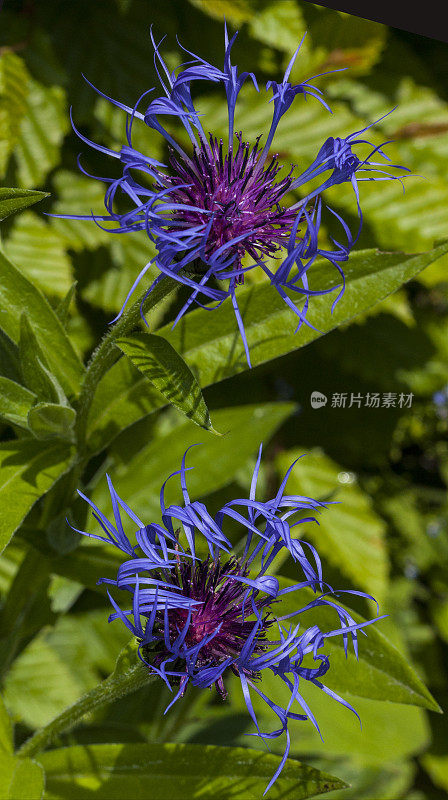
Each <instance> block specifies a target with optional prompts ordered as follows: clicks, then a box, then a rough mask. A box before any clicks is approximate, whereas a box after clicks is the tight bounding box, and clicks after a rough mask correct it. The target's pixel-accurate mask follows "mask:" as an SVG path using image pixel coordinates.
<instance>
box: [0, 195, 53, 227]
mask: <svg viewBox="0 0 448 800" xmlns="http://www.w3.org/2000/svg"><path fill="white" fill-rule="evenodd" d="M44 197H48V192H36V191H35V190H34V189H6V188H4V187H3V188H2V187H0V222H2V221H3V220H4V219H6V217H9V216H10V215H11V214H15V213H16V212H17V211H22V209H24V208H28V206H33V205H34V203H38V202H39V200H43V199H44Z"/></svg>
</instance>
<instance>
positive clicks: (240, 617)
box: [142, 557, 272, 697]
mask: <svg viewBox="0 0 448 800" xmlns="http://www.w3.org/2000/svg"><path fill="white" fill-rule="evenodd" d="M164 572H166V571H164ZM248 573H249V567H248V566H247V564H245V563H241V562H240V561H238V560H237V559H235V558H232V559H230V560H229V561H227V562H225V563H224V564H222V563H221V561H220V559H219V558H217V559H215V560H211V559H210V557H208V558H207V559H206V560H205V561H200V562H196V563H194V564H191V563H189V562H180V561H179V563H178V565H177V568H173V570H172V571H171V574H170V575H169V583H170V584H171V585H176V586H177V587H179V590H180V591H181V592H182V594H183V595H184V596H185V597H188V598H191V599H193V600H196V601H198V604H197V605H195V606H193V607H192V608H191V610H190V612H189V611H187V610H186V609H184V608H174V609H171V610H169V611H167V616H168V625H166V620H165V614H164V612H158V613H157V615H156V619H155V626H154V628H155V633H156V635H158V637H159V638H158V641H157V642H156V644H155V645H154V644H152V645H149V646H144V647H143V648H142V655H143V658H144V659H145V660H146V661H147V662H148V664H149V663H150V662H151V663H152V664H153V665H154V666H156V667H158V666H160V664H162V663H163V662H164V661H165V660H166V659H167V658H169V657H170V655H171V651H170V650H169V649H168V648H167V647H166V642H165V634H164V632H165V633H166V631H168V635H169V639H170V643H172V642H174V641H175V640H176V639H177V638H178V637H179V635H181V634H182V631H183V630H186V635H185V639H184V644H185V645H186V646H187V648H188V649H190V648H192V647H194V646H195V645H199V644H200V643H201V642H203V641H204V639H205V638H209V637H210V640H209V641H208V642H207V643H206V644H204V645H203V646H202V647H201V649H200V652H199V655H198V658H197V661H196V664H197V666H198V667H200V668H202V667H208V666H210V667H217V666H219V665H220V664H222V663H223V662H224V661H225V660H226V659H227V658H229V656H230V657H231V658H232V659H235V658H237V657H238V656H239V655H240V653H241V651H242V649H243V647H244V645H245V644H246V642H247V640H248V638H249V637H250V635H251V634H252V633H253V630H254V612H253V608H252V602H253V604H254V605H255V608H256V609H257V611H258V612H260V611H261V610H262V609H263V608H265V607H266V606H268V605H270V604H271V603H272V598H271V597H267V598H266V597H263V598H261V597H258V598H255V599H254V600H252V602H251V600H249V599H248V590H247V586H245V585H244V583H241V582H240V581H239V580H236V579H235V578H237V579H238V578H245V577H246V576H247V575H248ZM160 577H161V578H162V577H165V580H168V576H166V575H164V576H162V575H160ZM260 619H261V625H260V627H259V629H258V630H257V633H256V636H255V643H254V646H253V649H252V654H253V655H254V656H255V655H260V654H261V653H264V652H265V651H266V649H267V647H268V645H269V644H272V643H270V642H268V641H267V639H266V630H267V628H268V627H269V626H270V625H271V624H272V620H269V619H268V618H267V617H264V618H263V617H261V615H260ZM230 669H232V671H233V672H234V673H235V674H238V669H237V668H236V667H235V666H234V665H231V667H230ZM242 671H243V672H244V673H245V674H246V675H247V676H248V677H251V678H252V679H254V678H256V677H257V673H256V672H255V671H254V670H248V669H247V668H246V669H243V670H242ZM215 686H216V688H217V690H218V692H219V694H220V695H221V696H223V697H225V696H226V694H227V693H226V690H225V688H224V684H223V681H222V678H220V679H219V680H217V681H216V682H215Z"/></svg>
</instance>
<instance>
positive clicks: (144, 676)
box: [17, 663, 157, 758]
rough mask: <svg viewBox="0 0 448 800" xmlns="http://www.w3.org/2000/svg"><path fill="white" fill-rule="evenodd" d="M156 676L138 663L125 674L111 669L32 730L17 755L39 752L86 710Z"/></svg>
mask: <svg viewBox="0 0 448 800" xmlns="http://www.w3.org/2000/svg"><path fill="white" fill-rule="evenodd" d="M156 677H157V676H155V675H153V674H151V673H150V672H149V670H148V669H147V668H146V667H144V666H143V664H141V663H138V664H135V665H134V666H132V667H131V668H130V669H129V670H127V672H126V675H119V676H115V675H114V673H112V675H110V676H109V677H108V678H106V680H105V681H102V683H99V684H98V686H95V688H94V689H92V690H91V691H90V692H87V694H85V695H83V697H81V698H80V699H79V700H78V701H77V702H76V703H74V704H73V705H72V706H69V707H68V708H66V709H65V711H63V712H62V714H59V716H57V717H55V718H54V719H53V720H52V721H51V722H49V723H48V725H45V726H44V727H43V728H41V729H40V730H38V731H36V733H35V734H34V735H33V736H31V737H30V738H29V739H27V741H26V742H25V743H24V744H23V745H22V747H20V748H19V750H18V751H17V755H18V756H20V757H21V758H28V757H30V756H34V755H36V753H40V752H41V751H42V750H45V748H46V747H48V745H49V744H51V743H52V742H53V741H54V739H55V738H56V737H58V736H59V735H60V734H61V733H64V732H66V731H69V730H72V728H74V727H76V725H78V723H79V722H80V721H81V720H82V718H83V717H84V716H85V715H86V714H89V713H90V712H92V711H95V710H96V709H97V708H100V707H101V706H104V705H107V704H108V703H112V702H113V701H114V700H118V699H119V698H120V697H124V696H125V695H128V694H131V693H132V692H135V691H137V689H141V687H142V686H145V685H146V684H148V683H151V682H152V681H153V680H155V679H156Z"/></svg>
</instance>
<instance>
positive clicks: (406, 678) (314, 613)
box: [274, 536, 441, 712]
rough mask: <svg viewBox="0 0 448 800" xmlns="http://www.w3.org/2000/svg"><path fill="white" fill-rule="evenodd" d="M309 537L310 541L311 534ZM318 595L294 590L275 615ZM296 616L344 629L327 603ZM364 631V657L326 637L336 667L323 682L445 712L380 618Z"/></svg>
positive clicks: (338, 639)
mask: <svg viewBox="0 0 448 800" xmlns="http://www.w3.org/2000/svg"><path fill="white" fill-rule="evenodd" d="M304 538H305V540H306V536H305V537H304ZM280 583H281V586H282V587H289V586H291V585H293V583H294V581H291V580H289V579H286V578H280ZM349 597H350V595H347V598H349ZM315 598H316V595H315V594H314V592H313V591H312V590H311V589H309V588H307V587H305V588H304V589H303V590H302V589H301V590H300V591H298V592H289V593H288V594H286V595H285V596H284V597H283V598H282V599H281V601H280V602H279V603H278V604H276V607H275V609H274V615H275V616H283V615H284V614H290V613H292V612H293V611H296V610H297V609H298V608H299V609H300V608H303V607H304V606H306V605H307V604H308V603H309V602H310V601H312V600H313V599H315ZM330 599H331V598H330ZM343 600H344V595H343V594H342V595H340V596H339V597H338V598H337V603H338V605H341V606H343V607H345V608H347V606H346V605H345V606H344V603H343V602H342V601H343ZM349 611H350V614H351V615H352V617H353V619H354V620H355V622H363V621H364V617H362V616H361V615H360V614H357V613H356V612H355V611H352V609H349ZM380 614H381V608H380ZM294 619H296V621H297V622H300V624H301V625H303V626H304V628H307V627H311V626H312V625H318V626H319V628H320V629H321V630H322V631H331V630H335V629H337V628H338V627H339V619H338V617H337V614H336V612H335V610H334V609H333V608H330V607H328V606H327V607H325V606H324V607H321V608H313V609H310V610H309V611H305V612H303V613H301V614H300V615H298V616H297V617H293V618H292V622H293V621H294ZM365 633H366V634H367V636H361V635H359V636H358V642H359V660H357V659H356V656H355V655H354V653H353V651H352V648H351V647H349V652H348V655H347V658H346V657H345V653H344V642H343V638H342V636H333V637H331V638H328V639H327V640H326V641H325V650H324V652H325V653H328V655H329V656H330V665H331V666H330V669H329V671H328V673H327V674H326V675H325V677H324V679H323V681H322V682H323V683H324V684H325V685H327V684H328V686H329V687H330V688H332V689H334V690H335V691H337V692H343V693H344V692H349V693H350V694H351V695H356V696H360V697H367V698H369V699H371V700H387V701H389V702H392V703H404V704H406V705H415V706H420V707H421V708H428V709H430V710H431V711H439V712H440V711H441V709H440V706H439V705H438V703H436V701H435V700H434V698H433V697H432V695H431V693H430V692H429V691H428V689H427V688H426V686H425V685H424V683H423V682H422V681H421V680H420V678H419V677H418V675H417V673H416V672H415V670H414V669H413V667H412V666H411V664H410V663H409V659H408V658H407V657H406V656H405V655H403V654H402V653H401V652H400V651H399V650H397V649H396V647H394V646H393V645H392V644H391V643H390V642H389V641H388V640H387V638H386V636H384V635H383V634H382V633H381V621H379V622H377V623H374V624H372V625H369V626H368V627H367V628H365Z"/></svg>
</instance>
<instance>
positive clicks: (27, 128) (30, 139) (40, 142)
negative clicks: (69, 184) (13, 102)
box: [14, 80, 70, 186]
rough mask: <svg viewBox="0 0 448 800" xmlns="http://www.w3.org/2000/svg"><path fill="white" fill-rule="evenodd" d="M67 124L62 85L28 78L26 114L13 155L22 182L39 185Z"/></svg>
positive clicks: (57, 157) (52, 164)
mask: <svg viewBox="0 0 448 800" xmlns="http://www.w3.org/2000/svg"><path fill="white" fill-rule="evenodd" d="M69 127H70V122H69V115H68V107H67V102H66V97H65V91H64V89H63V88H62V86H43V84H41V83H38V82H37V81H35V80H30V81H29V94H28V98H27V109H26V114H25V116H24V117H23V119H22V122H21V125H20V134H19V137H18V141H17V144H16V146H15V150H14V155H15V158H16V161H17V168H18V176H19V180H20V183H21V184H22V185H23V186H30V185H31V186H41V185H42V184H43V183H44V181H45V178H46V176H47V175H48V173H49V172H50V170H51V169H53V167H55V166H56V165H57V164H58V163H59V160H60V157H61V153H60V146H61V144H62V140H63V138H64V136H65V134H66V133H67V131H68V129H69Z"/></svg>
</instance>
